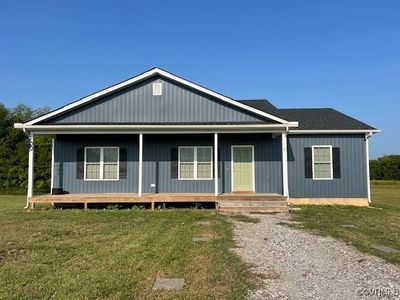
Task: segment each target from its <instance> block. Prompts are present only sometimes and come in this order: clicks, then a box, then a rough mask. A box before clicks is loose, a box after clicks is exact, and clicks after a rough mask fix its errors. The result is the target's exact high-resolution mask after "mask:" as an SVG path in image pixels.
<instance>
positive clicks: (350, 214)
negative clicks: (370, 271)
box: [294, 183, 400, 264]
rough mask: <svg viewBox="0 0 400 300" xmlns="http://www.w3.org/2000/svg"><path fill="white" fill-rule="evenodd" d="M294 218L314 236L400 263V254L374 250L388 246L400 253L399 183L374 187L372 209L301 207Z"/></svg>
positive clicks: (375, 185)
mask: <svg viewBox="0 0 400 300" xmlns="http://www.w3.org/2000/svg"><path fill="white" fill-rule="evenodd" d="M294 218H295V220H296V221H301V222H303V224H302V225H301V226H304V227H305V228H307V229H309V230H311V231H313V232H315V233H318V234H322V235H330V236H333V237H335V238H339V239H342V240H344V241H345V242H347V243H349V244H353V245H354V246H355V247H357V248H358V249H360V250H361V251H364V252H368V253H371V254H374V255H377V256H380V257H382V258H383V259H385V260H387V261H389V262H392V263H395V264H400V253H399V254H390V253H385V252H383V251H381V250H377V249H375V248H374V246H386V247H390V248H394V249H399V250H400V185H399V184H398V183H397V184H391V185H378V184H373V185H372V203H371V208H366V207H363V208H360V207H350V206H301V211H296V212H295V213H294ZM342 225H350V226H345V227H344V226H342ZM352 225H354V226H352ZM354 227H356V228H354Z"/></svg>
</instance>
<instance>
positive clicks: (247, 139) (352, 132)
mask: <svg viewBox="0 0 400 300" xmlns="http://www.w3.org/2000/svg"><path fill="white" fill-rule="evenodd" d="M15 128H19V129H22V130H24V131H25V132H26V133H27V134H29V139H30V143H31V147H30V150H29V170H28V195H27V201H28V203H27V205H28V204H29V203H31V204H32V205H34V203H38V202H46V201H48V202H52V203H62V202H83V203H85V207H86V206H87V203H93V202H150V203H151V204H152V206H153V207H154V203H155V202H163V201H196V202H201V201H209V202H215V203H217V204H218V205H219V206H221V207H223V203H228V202H229V201H231V202H232V201H240V200H242V202H246V201H248V202H249V203H251V202H252V201H253V200H259V201H261V200H263V201H265V202H266V201H274V200H276V201H278V200H280V201H282V200H283V201H284V203H285V205H286V203H289V204H349V205H358V206H367V205H368V203H369V201H370V199H371V196H370V186H369V159H368V139H369V137H371V135H372V134H373V133H376V132H378V131H379V130H377V129H375V128H373V127H371V126H369V125H367V124H365V123H363V122H360V121H358V120H356V119H354V118H351V117H349V116H347V115H345V114H343V113H340V112H338V111H336V110H334V109H330V108H321V109H313V108H310V109H279V108H277V107H275V106H274V105H273V104H271V103H270V102H269V101H267V100H234V99H232V98H229V97H227V96H224V95H222V94H220V93H218V92H215V91H212V90H210V89H208V88H205V87H203V86H200V85H198V84H195V83H193V82H191V81H188V80H186V79H183V78H181V77H178V76H176V75H174V74H171V73H170V72H167V71H164V70H161V69H159V68H154V69H151V70H149V71H146V72H144V73H142V74H139V75H137V76H135V77H133V78H130V79H128V80H125V81H123V82H120V83H117V84H115V85H113V86H111V87H108V88H105V89H103V90H101V91H98V92H96V93H94V94H91V95H89V96H86V97H84V98H82V99H79V100H77V101H75V102H72V103H71V104H68V105H66V106H63V107H61V108H58V109H56V110H54V111H52V112H49V113H47V114H45V115H43V116H40V117H38V118H35V119H33V120H30V121H28V122H26V123H23V124H21V123H18V124H15ZM36 135H46V136H51V137H52V141H53V142H52V162H51V170H52V172H51V188H52V189H51V191H52V193H51V195H45V196H34V194H33V180H34V172H33V169H34V137H35V136H36ZM224 201H225V202H224ZM259 203H261V202H259ZM271 203H272V202H271ZM228 206H229V205H228Z"/></svg>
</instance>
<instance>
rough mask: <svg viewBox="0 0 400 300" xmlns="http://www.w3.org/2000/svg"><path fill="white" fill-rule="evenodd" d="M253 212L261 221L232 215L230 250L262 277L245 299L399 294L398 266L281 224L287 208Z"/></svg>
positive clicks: (396, 296) (287, 218)
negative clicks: (278, 211)
mask: <svg viewBox="0 0 400 300" xmlns="http://www.w3.org/2000/svg"><path fill="white" fill-rule="evenodd" d="M256 217H257V218H260V219H261V222H260V223H257V224H254V223H245V222H240V221H238V220H236V221H235V220H233V222H234V228H235V229H234V233H235V239H236V241H237V245H238V248H235V249H234V251H235V252H237V253H238V254H239V255H240V256H242V257H243V259H244V260H245V261H246V262H248V263H250V264H251V265H252V266H253V267H252V272H253V273H254V274H255V276H256V277H257V278H260V281H261V282H260V286H259V288H258V290H256V291H253V292H252V293H251V294H250V295H249V299H400V268H399V267H397V266H394V265H392V264H389V263H386V262H384V261H383V260H382V259H380V258H377V257H374V256H371V255H367V254H364V253H361V252H360V251H358V250H357V249H355V248H353V247H351V246H348V245H346V244H345V243H343V242H341V241H338V240H335V239H333V238H330V237H322V236H317V235H313V234H310V233H308V232H307V231H305V230H299V229H293V228H290V227H288V226H285V225H282V222H290V215H288V214H277V215H256ZM379 293H380V294H379ZM379 295H380V296H379Z"/></svg>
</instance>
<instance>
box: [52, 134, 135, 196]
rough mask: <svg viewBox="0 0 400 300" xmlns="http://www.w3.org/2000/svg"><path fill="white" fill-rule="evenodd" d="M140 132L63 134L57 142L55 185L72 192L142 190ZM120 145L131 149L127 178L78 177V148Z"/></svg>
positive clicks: (130, 191)
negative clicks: (139, 150)
mask: <svg viewBox="0 0 400 300" xmlns="http://www.w3.org/2000/svg"><path fill="white" fill-rule="evenodd" d="M138 140H139V138H138V135H123V136H111V135H101V136H100V135H98V136H96V135H94V136H83V135H75V136H69V135H60V136H57V138H56V140H55V144H54V156H55V157H54V165H55V168H54V187H56V188H57V187H62V188H63V189H64V191H67V192H69V193H136V192H137V190H138V188H137V187H138ZM90 146H118V147H121V148H126V149H127V170H128V173H127V178H126V179H120V180H118V181H85V180H83V179H77V178H76V160H77V149H82V148H84V147H90Z"/></svg>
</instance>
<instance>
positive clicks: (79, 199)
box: [29, 193, 286, 208]
mask: <svg viewBox="0 0 400 300" xmlns="http://www.w3.org/2000/svg"><path fill="white" fill-rule="evenodd" d="M168 202H169V203H173V202H211V203H212V202H214V203H215V205H216V207H218V208H219V207H223V206H224V207H226V206H227V205H228V206H229V207H231V206H232V205H230V204H231V203H233V206H235V207H238V204H239V203H246V202H248V203H255V202H256V203H258V204H260V205H261V202H263V203H264V204H263V205H264V206H265V205H266V203H271V204H272V203H274V204H278V203H279V204H280V205H279V206H283V205H286V197H284V196H282V195H280V194H276V193H223V194H219V195H218V196H215V195H214V194H213V193H157V194H143V195H142V197H139V196H138V194H132V193H102V194H62V195H40V196H34V197H31V198H30V199H29V203H30V204H31V208H34V207H35V204H37V203H54V204H62V203H63V204H71V203H72V204H73V203H76V204H82V203H83V204H84V206H85V208H87V204H88V203H150V204H151V207H152V208H154V206H155V203H168ZM224 204H225V205H224ZM258 204H257V205H256V206H257V207H259V206H260V205H258ZM239 206H240V205H239ZM273 206H274V207H275V206H276V205H273Z"/></svg>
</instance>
